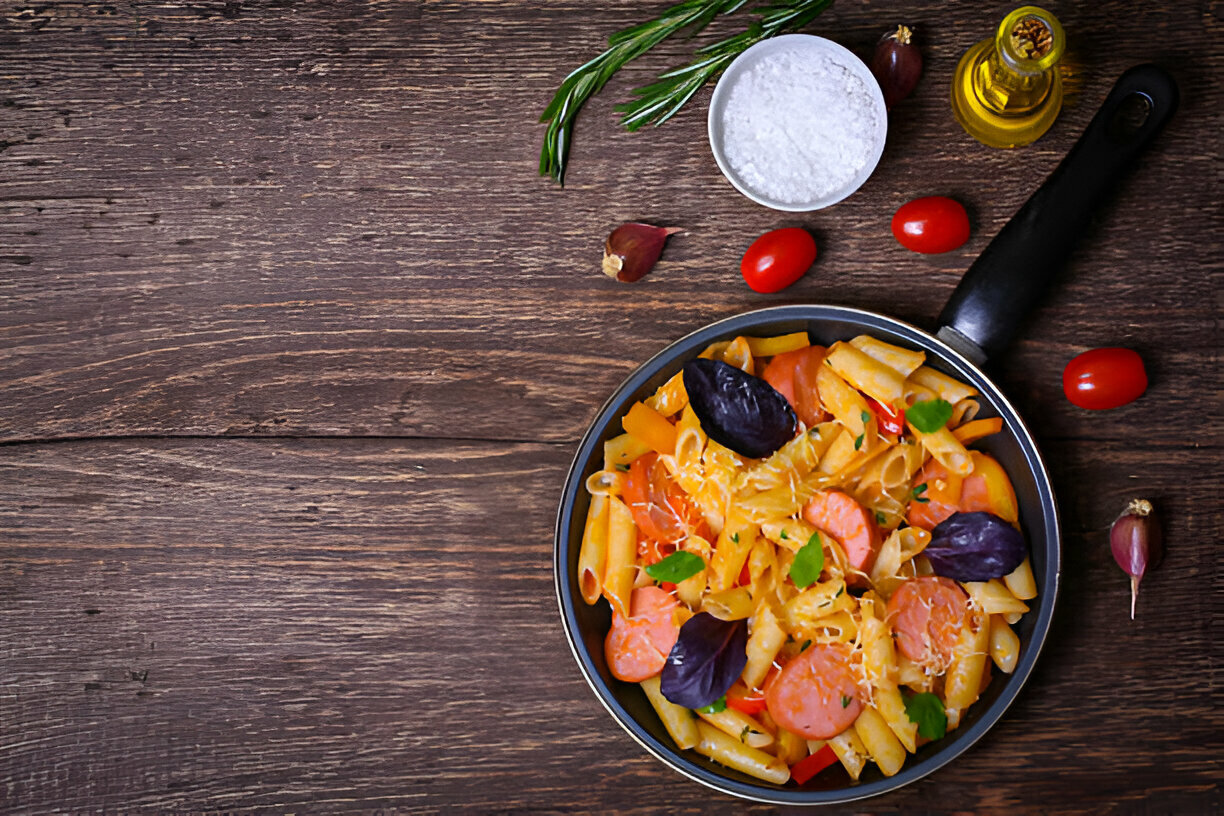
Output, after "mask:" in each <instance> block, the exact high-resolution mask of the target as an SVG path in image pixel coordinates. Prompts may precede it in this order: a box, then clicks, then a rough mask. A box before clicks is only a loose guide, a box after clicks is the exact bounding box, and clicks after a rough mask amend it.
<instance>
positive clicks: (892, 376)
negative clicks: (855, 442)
mask: <svg viewBox="0 0 1224 816" xmlns="http://www.w3.org/2000/svg"><path fill="white" fill-rule="evenodd" d="M825 360H826V362H827V363H828V365H829V367H830V368H832V369H833V370H834V371H835V372H837V375H838V376H839V377H841V378H842V379H843V380H845V381H846V382H847V383H849V384H850V385H851V386H853V387H854V388H856V389H858V390H859V391H861V392H863V393H864V394H866V395H867V396H869V397H871V398H872V399H874V400H875V401H876V402H879V403H881V404H882V405H898V404H900V403H901V402H902V399H903V397H904V395H905V377H903V376H902V375H901V373H900V372H898V371H897V370H896V369H895V368H891V367H889V366H887V365H885V364H884V363H881V362H880V361H879V360H876V359H873V358H872V357H871V356H869V355H867V354H865V353H863V352H862V351H860V350H859V349H857V348H855V347H854V346H853V345H851V344H849V343H834V344H833V346H832V348H830V349H829V354H828V356H827V357H825ZM833 415H834V416H838V414H837V412H836V411H834V412H833ZM838 419H839V420H840V419H841V417H840V416H838Z"/></svg>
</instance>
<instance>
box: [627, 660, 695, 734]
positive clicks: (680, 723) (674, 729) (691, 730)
mask: <svg viewBox="0 0 1224 816" xmlns="http://www.w3.org/2000/svg"><path fill="white" fill-rule="evenodd" d="M641 686H642V691H644V692H646V699H647V700H649V701H650V704H651V705H652V706H653V707H654V710H655V713H656V714H658V715H659V720H660V721H661V722H662V723H663V727H664V728H666V729H667V733H668V734H670V735H671V738H672V740H674V741H675V743H676V747H677V748H679V749H680V750H686V749H688V748H694V747H696V745H697V743H698V742H700V741H701V736H700V735H699V733H698V731H697V722H696V720H694V719H693V712H692V711H689V710H688V709H687V708H685V707H683V706H678V705H676V704H675V703H673V702H672V701H671V700H668V699H667V698H666V697H664V696H663V692H662V690H661V689H660V683H659V675H657V674H656V675H655V676H654V677H648V678H646V679H645V680H643V681H642V683H641Z"/></svg>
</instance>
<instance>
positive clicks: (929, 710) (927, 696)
mask: <svg viewBox="0 0 1224 816" xmlns="http://www.w3.org/2000/svg"><path fill="white" fill-rule="evenodd" d="M905 716H907V717H909V720H910V722H913V723H918V733H919V734H921V735H922V736H924V737H926V738H927V739H933V740H937V739H942V738H943V735H944V733H945V732H946V731H947V730H948V714H947V712H945V711H944V707H943V703H941V702H940V701H939V698H938V697H936V696H935V695H934V694H932V693H931V692H929V691H924V692H922V693H921V694H914V695H911V696H910V697H909V698H907V699H906V701H905Z"/></svg>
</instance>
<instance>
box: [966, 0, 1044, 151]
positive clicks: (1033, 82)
mask: <svg viewBox="0 0 1224 816" xmlns="http://www.w3.org/2000/svg"><path fill="white" fill-rule="evenodd" d="M1065 47H1066V40H1065V37H1064V35H1063V30H1062V26H1061V25H1060V24H1059V22H1058V20H1057V19H1056V18H1055V17H1054V15H1053V14H1050V12H1048V11H1046V10H1045V9H1041V8H1037V7H1036V6H1024V7H1022V8H1018V9H1016V10H1015V11H1013V12H1012V13H1011V14H1009V15H1007V16H1006V17H1004V18H1003V22H1002V23H1000V24H999V29H998V31H997V32H996V33H995V36H994V37H993V38H992V39H986V40H982V41H981V42H980V43H978V44H977V45H975V46H973V47H972V48H970V49H969V50H968V51H967V52H965V55H964V56H963V57H961V61H960V64H959V65H957V67H956V74H955V75H954V76H953V79H952V112H953V113H954V114H955V116H956V120H957V121H958V122H960V123H961V127H963V128H964V129H965V130H966V131H967V132H968V133H969V135H970V136H972V137H973V138H975V139H977V140H978V141H979V142H981V143H982V144H986V145H989V146H991V147H1019V146H1020V145H1026V144H1029V143H1030V142H1033V141H1036V140H1037V139H1038V138H1040V137H1041V135H1042V134H1043V133H1045V132H1046V131H1047V130H1049V128H1050V125H1052V124H1054V120H1055V119H1056V118H1058V112H1059V110H1060V109H1061V108H1062V82H1061V80H1060V79H1059V75H1058V61H1059V60H1060V59H1061V58H1062V55H1063V50H1064V49H1065Z"/></svg>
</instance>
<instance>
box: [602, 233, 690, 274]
mask: <svg viewBox="0 0 1224 816" xmlns="http://www.w3.org/2000/svg"><path fill="white" fill-rule="evenodd" d="M680 231H681V230H680V228H679V227H656V226H653V225H651V224H640V223H636V222H630V223H628V224H621V225H620V226H619V227H617V228H616V229H614V230H613V231H612V234H611V235H609V236H608V240H607V241H605V242H604V257H603V273H604V274H605V275H607V276H608V277H610V278H614V279H616V280H618V281H621V282H622V283H632V282H633V281H635V280H638V279H640V278H642V277H643V276H645V275H646V273H647V272H649V271H650V270H651V269H653V268H654V265H655V264H656V263H657V262H658V260H659V256H660V255H662V254H663V244H664V243H666V241H667V238H668V236H669V235H673V234H675V233H677V232H680Z"/></svg>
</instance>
